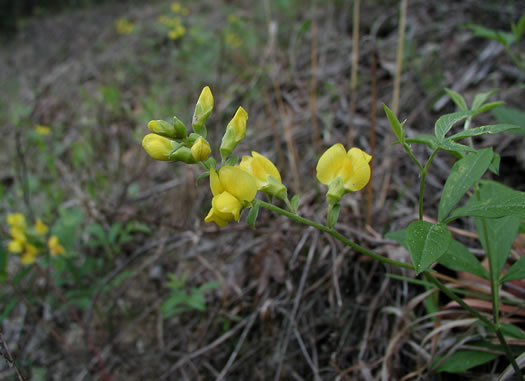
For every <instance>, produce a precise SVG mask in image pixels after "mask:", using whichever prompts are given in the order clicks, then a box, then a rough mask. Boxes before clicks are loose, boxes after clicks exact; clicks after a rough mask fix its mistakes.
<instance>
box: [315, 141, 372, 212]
mask: <svg viewBox="0 0 525 381" xmlns="http://www.w3.org/2000/svg"><path fill="white" fill-rule="evenodd" d="M370 160H372V156H371V155H369V154H367V153H366V152H364V151H362V150H361V149H359V148H351V149H350V150H349V151H348V152H346V149H345V147H344V146H343V145H342V144H340V143H339V144H335V145H333V146H332V147H330V148H328V149H327V150H326V151H325V153H323V155H322V156H321V158H320V159H319V162H318V163H317V167H316V172H317V179H318V180H319V181H320V182H321V183H322V184H325V185H328V193H327V198H328V201H329V203H330V204H335V203H337V202H338V201H339V200H340V199H341V197H342V196H343V194H345V193H347V192H355V191H358V190H360V189H362V188H364V187H365V185H366V184H368V182H369V181H370V173H371V171H370V164H369V163H370Z"/></svg>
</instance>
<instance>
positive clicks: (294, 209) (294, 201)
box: [290, 194, 299, 213]
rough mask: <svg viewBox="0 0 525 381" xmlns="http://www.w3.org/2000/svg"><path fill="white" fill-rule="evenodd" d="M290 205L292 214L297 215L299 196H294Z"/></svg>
mask: <svg viewBox="0 0 525 381" xmlns="http://www.w3.org/2000/svg"><path fill="white" fill-rule="evenodd" d="M290 205H291V206H292V212H294V213H297V208H298V207H299V195H298V194H296V195H294V196H293V197H292V199H291V200H290Z"/></svg>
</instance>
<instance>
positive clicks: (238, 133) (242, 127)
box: [220, 107, 248, 160]
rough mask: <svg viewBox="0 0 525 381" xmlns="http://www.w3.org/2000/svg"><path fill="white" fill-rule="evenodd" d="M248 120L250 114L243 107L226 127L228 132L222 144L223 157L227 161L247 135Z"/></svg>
mask: <svg viewBox="0 0 525 381" xmlns="http://www.w3.org/2000/svg"><path fill="white" fill-rule="evenodd" d="M247 120H248V113H247V112H246V110H245V109H243V108H242V107H239V108H238V109H237V112H236V113H235V115H234V116H233V119H232V120H231V121H230V123H228V125H227V126H226V132H225V133H224V136H223V137H222V142H221V148H220V149H221V157H222V159H223V160H226V158H227V157H228V156H230V155H231V153H232V152H233V150H234V149H235V147H236V146H237V144H239V143H240V142H241V141H242V139H244V135H246V121H247Z"/></svg>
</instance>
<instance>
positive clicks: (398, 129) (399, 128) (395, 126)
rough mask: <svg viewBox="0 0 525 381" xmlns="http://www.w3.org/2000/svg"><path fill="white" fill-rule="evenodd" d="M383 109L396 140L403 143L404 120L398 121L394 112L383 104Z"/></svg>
mask: <svg viewBox="0 0 525 381" xmlns="http://www.w3.org/2000/svg"><path fill="white" fill-rule="evenodd" d="M383 109H384V110H385V113H386V116H387V118H388V121H389V122H390V126H391V127H392V130H393V131H394V134H395V135H396V137H397V140H399V142H400V143H401V144H403V143H404V142H405V130H403V125H404V124H405V122H403V123H400V122H399V120H398V119H397V117H396V116H395V115H394V113H393V112H392V111H391V110H390V109H389V108H388V107H387V106H386V105H385V104H383Z"/></svg>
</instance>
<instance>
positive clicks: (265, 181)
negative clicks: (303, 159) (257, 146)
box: [239, 151, 287, 200]
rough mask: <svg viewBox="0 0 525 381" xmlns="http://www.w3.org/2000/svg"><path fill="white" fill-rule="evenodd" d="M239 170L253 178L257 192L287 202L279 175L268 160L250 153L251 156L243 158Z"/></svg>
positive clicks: (258, 154)
mask: <svg viewBox="0 0 525 381" xmlns="http://www.w3.org/2000/svg"><path fill="white" fill-rule="evenodd" d="M239 168H241V169H242V170H243V171H245V172H247V173H248V174H249V175H250V176H252V177H253V179H254V180H255V183H256V184H257V189H258V190H260V191H261V192H264V193H267V194H269V195H272V196H275V197H277V198H279V199H281V200H287V191H286V187H285V186H284V185H283V184H282V180H281V174H280V173H279V170H278V169H277V167H276V166H275V165H274V164H273V163H272V162H271V160H270V159H268V158H266V157H264V156H263V155H261V154H260V153H258V152H255V151H252V156H243V158H242V160H241V162H240V163H239Z"/></svg>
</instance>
